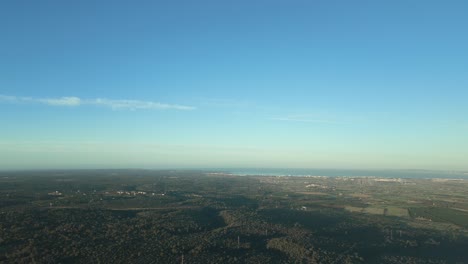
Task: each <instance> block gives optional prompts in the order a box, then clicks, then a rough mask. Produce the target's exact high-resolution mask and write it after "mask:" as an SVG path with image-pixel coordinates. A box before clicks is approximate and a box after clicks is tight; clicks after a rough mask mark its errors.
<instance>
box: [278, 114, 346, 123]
mask: <svg viewBox="0 0 468 264" xmlns="http://www.w3.org/2000/svg"><path fill="white" fill-rule="evenodd" d="M270 120H276V121H285V122H302V123H324V124H340V122H337V121H334V120H328V119H316V118H307V117H301V116H286V117H273V118H270Z"/></svg>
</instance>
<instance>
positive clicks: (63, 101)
mask: <svg viewBox="0 0 468 264" xmlns="http://www.w3.org/2000/svg"><path fill="white" fill-rule="evenodd" d="M1 102H4V103H39V104H45V105H50V106H70V107H76V106H81V105H95V106H104V107H108V108H111V109H114V110H115V109H123V110H138V109H149V110H151V109H156V110H158V109H159V110H164V109H173V110H194V109H195V107H192V106H186V105H178V104H164V103H159V102H153V101H140V100H125V99H124V100H114V99H106V98H96V99H81V98H79V97H75V96H69V97H58V98H32V97H19V96H10V95H0V103H1Z"/></svg>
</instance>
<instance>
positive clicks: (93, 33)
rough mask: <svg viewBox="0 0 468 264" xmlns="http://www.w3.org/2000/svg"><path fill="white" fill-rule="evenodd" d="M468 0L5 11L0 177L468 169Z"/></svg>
mask: <svg viewBox="0 0 468 264" xmlns="http://www.w3.org/2000/svg"><path fill="white" fill-rule="evenodd" d="M467 13H468V2H467V1H461V0H460V1H452V0H447V1H430V0H412V1H407V0H404V1H403V0H402V1H400V0H394V1H379V0H374V1H360V0H357V1H345V0H342V1H334V0H331V1H330V0H327V1H325V0H324V1H305V0H304V1H291V0H289V1H286V0H283V1H275V0H268V1H266V0H265V1H255V0H249V1H244V0H240V1H219V0H216V1H215V0H212V1H206V0H200V1H188V0H187V1H180V0H176V1H172V0H171V1H117V0H113V1H110V0H109V1H95V0H92V1H91V0H89V1H88V0H82V1H63V0H56V1H46V0H42V1H33V0H30V1H26V0H5V1H1V2H0V169H21V168H26V169H31V168H121V167H142V168H167V167H174V168H187V167H303V168H361V169H366V168H397V169H398V168H418V169H444V170H445V169H448V170H468V162H467V161H468V16H467V15H466V14H467Z"/></svg>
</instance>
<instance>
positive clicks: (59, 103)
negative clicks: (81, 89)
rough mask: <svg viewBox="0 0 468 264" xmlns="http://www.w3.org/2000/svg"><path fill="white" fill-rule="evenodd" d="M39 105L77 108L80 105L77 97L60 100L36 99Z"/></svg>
mask: <svg viewBox="0 0 468 264" xmlns="http://www.w3.org/2000/svg"><path fill="white" fill-rule="evenodd" d="M34 101H37V102H39V103H43V104H47V105H57V106H78V105H80V104H81V99H80V98H78V97H60V98H46V99H36V100H34Z"/></svg>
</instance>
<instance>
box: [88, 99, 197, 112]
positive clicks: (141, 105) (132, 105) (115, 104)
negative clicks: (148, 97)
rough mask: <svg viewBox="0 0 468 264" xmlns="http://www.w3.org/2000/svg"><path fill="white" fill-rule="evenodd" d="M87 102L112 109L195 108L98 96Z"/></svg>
mask: <svg viewBox="0 0 468 264" xmlns="http://www.w3.org/2000/svg"><path fill="white" fill-rule="evenodd" d="M85 103H87V104H93V105H99V106H106V107H110V108H112V109H129V110H137V109H176V110H193V109H195V108H194V107H192V106H185V105H177V104H163V103H158V102H152V101H140V100H111V99H105V98H98V99H93V100H87V101H85Z"/></svg>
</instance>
